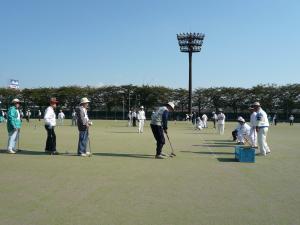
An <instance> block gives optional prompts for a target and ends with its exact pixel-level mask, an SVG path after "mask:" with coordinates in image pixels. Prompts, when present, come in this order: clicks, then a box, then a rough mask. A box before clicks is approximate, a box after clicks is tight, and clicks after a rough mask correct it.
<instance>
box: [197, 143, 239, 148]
mask: <svg viewBox="0 0 300 225" xmlns="http://www.w3.org/2000/svg"><path fill="white" fill-rule="evenodd" d="M192 146H193V147H210V148H228V147H234V146H235V145H228V144H225V145H224V144H202V145H192Z"/></svg>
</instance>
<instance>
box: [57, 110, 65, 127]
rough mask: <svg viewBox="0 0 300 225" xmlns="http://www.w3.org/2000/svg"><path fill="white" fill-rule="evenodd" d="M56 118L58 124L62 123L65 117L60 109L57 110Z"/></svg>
mask: <svg viewBox="0 0 300 225" xmlns="http://www.w3.org/2000/svg"><path fill="white" fill-rule="evenodd" d="M57 118H58V120H59V122H60V125H63V124H64V119H65V114H64V113H63V111H62V110H60V111H59V113H58V115H57Z"/></svg>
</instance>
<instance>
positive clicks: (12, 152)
mask: <svg viewBox="0 0 300 225" xmlns="http://www.w3.org/2000/svg"><path fill="white" fill-rule="evenodd" d="M7 152H8V153H9V154H16V152H15V151H13V150H11V149H8V150H7Z"/></svg>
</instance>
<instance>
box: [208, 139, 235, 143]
mask: <svg viewBox="0 0 300 225" xmlns="http://www.w3.org/2000/svg"><path fill="white" fill-rule="evenodd" d="M205 141H207V142H210V141H211V142H215V143H217V142H227V143H235V142H234V141H232V140H205Z"/></svg>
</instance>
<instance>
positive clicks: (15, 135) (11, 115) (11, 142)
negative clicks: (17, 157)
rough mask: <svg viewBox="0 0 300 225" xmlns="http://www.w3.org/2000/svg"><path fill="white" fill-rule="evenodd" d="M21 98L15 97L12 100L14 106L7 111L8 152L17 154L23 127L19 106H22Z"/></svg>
mask: <svg viewBox="0 0 300 225" xmlns="http://www.w3.org/2000/svg"><path fill="white" fill-rule="evenodd" d="M20 103H21V102H20V100H19V99H17V98H15V99H14V100H12V104H13V105H12V106H11V107H10V108H9V110H8V113H7V131H8V146H7V152H8V153H10V154H15V153H16V151H17V143H18V141H19V135H20V129H21V125H22V122H21V116H20V112H19V110H18V108H19V107H20Z"/></svg>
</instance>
